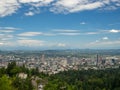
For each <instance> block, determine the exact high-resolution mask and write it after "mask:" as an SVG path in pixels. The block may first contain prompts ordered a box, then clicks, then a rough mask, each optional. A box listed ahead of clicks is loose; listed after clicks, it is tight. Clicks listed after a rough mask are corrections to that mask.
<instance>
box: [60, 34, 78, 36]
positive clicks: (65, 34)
mask: <svg viewBox="0 0 120 90" xmlns="http://www.w3.org/2000/svg"><path fill="white" fill-rule="evenodd" d="M58 34H59V35H65V36H66V35H67V36H77V35H80V33H58Z"/></svg>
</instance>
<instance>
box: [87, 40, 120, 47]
mask: <svg viewBox="0 0 120 90" xmlns="http://www.w3.org/2000/svg"><path fill="white" fill-rule="evenodd" d="M89 45H91V46H106V47H107V46H109V45H110V46H111V45H114V46H116V45H120V40H116V41H99V42H94V43H93V42H92V43H90V44H89Z"/></svg>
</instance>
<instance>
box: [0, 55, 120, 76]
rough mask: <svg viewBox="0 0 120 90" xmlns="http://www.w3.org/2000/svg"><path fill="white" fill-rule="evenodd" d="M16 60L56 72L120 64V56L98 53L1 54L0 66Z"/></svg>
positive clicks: (41, 69) (18, 63)
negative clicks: (78, 54) (76, 55)
mask: <svg viewBox="0 0 120 90" xmlns="http://www.w3.org/2000/svg"><path fill="white" fill-rule="evenodd" d="M11 61H16V64H17V65H18V66H22V65H25V67H26V68H29V69H32V68H38V70H39V72H44V73H48V74H55V73H58V72H61V71H67V70H70V69H74V70H78V69H79V70H81V69H84V70H88V69H106V68H118V67H119V65H120V56H110V55H109V56H101V55H99V54H96V55H94V56H91V57H89V58H84V57H82V58H80V57H73V56H53V57H50V56H47V55H45V54H41V55H32V54H31V55H14V54H10V55H9V54H8V55H0V67H7V65H8V63H9V62H11Z"/></svg>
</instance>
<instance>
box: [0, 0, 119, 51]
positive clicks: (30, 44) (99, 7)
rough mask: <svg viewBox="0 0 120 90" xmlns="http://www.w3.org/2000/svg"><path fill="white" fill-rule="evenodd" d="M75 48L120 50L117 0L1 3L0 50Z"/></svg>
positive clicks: (16, 0)
mask: <svg viewBox="0 0 120 90" xmlns="http://www.w3.org/2000/svg"><path fill="white" fill-rule="evenodd" d="M77 48H79V49H85V48H90V49H118V48H120V0H0V49H6V50H13V49H15V50H16V49H33V50H36V49H37V50H39V49H77Z"/></svg>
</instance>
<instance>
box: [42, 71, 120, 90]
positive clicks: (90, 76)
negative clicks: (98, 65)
mask: <svg viewBox="0 0 120 90" xmlns="http://www.w3.org/2000/svg"><path fill="white" fill-rule="evenodd" d="M44 89H45V90H120V69H108V70H87V71H85V70H83V71H75V70H70V71H65V72H61V73H59V74H56V75H52V76H50V77H49V80H48V84H47V85H46V86H45V87H44Z"/></svg>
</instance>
